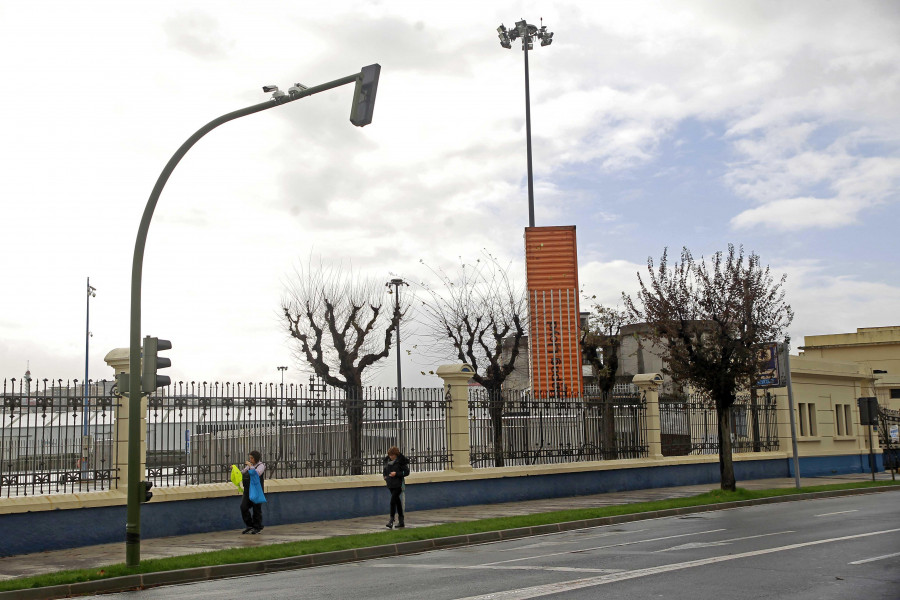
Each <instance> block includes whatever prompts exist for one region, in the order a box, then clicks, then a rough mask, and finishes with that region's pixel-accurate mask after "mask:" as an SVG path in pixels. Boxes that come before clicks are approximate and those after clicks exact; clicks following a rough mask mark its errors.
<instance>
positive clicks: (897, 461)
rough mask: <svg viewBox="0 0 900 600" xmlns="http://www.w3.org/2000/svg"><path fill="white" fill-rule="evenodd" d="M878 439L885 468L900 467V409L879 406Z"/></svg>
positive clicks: (893, 468)
mask: <svg viewBox="0 0 900 600" xmlns="http://www.w3.org/2000/svg"><path fill="white" fill-rule="evenodd" d="M878 441H879V443H880V445H881V452H882V459H883V460H884V468H885V469H886V470H889V471H890V470H895V469H900V410H892V409H890V408H887V407H886V406H879V407H878Z"/></svg>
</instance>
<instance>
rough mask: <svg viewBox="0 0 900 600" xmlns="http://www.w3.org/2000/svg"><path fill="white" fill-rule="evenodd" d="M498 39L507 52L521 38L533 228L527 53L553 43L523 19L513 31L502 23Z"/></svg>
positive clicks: (531, 223) (542, 30) (530, 208)
mask: <svg viewBox="0 0 900 600" xmlns="http://www.w3.org/2000/svg"><path fill="white" fill-rule="evenodd" d="M497 34H498V36H499V37H500V45H501V46H503V47H504V48H506V49H507V50H509V49H510V48H512V42H513V41H515V40H517V39H519V38H521V39H522V51H523V52H524V53H525V140H526V147H527V152H528V226H529V227H534V181H533V176H532V170H531V97H530V93H529V89H528V51H529V50H532V49H534V41H535V40H536V39H539V40H541V46H549V45H550V44H552V43H553V33H552V32H550V31H547V26H546V25H544V24H543V19H541V26H540V27H537V26H535V25H529V24H528V23H526V22H525V20H524V19H522V20H521V21H516V26H515V27H514V28H513V29H509V30H507V29H506V26H505V25H503V24H502V23H501V24H500V27H498V28H497Z"/></svg>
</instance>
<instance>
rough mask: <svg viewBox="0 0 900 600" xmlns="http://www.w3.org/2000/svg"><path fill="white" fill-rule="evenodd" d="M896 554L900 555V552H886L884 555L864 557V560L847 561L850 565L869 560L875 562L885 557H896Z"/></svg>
mask: <svg viewBox="0 0 900 600" xmlns="http://www.w3.org/2000/svg"><path fill="white" fill-rule="evenodd" d="M895 556H900V552H894V553H893V554H884V555H882V556H873V557H872V558H864V559H862V560H854V561H853V562H852V563H847V564H848V565H861V564H863V563H867V562H875V561H876V560H883V559H885V558H894V557H895Z"/></svg>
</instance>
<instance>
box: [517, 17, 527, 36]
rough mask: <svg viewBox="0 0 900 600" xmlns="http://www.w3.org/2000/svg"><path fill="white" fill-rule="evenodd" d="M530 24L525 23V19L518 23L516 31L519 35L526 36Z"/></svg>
mask: <svg viewBox="0 0 900 600" xmlns="http://www.w3.org/2000/svg"><path fill="white" fill-rule="evenodd" d="M527 27H528V23H526V22H525V19H522V20H521V21H516V31H518V32H519V35H525V32H526V31H527Z"/></svg>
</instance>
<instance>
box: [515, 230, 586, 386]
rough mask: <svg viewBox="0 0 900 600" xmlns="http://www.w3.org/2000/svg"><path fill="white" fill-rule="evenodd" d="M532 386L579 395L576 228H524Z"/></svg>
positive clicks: (580, 373)
mask: <svg viewBox="0 0 900 600" xmlns="http://www.w3.org/2000/svg"><path fill="white" fill-rule="evenodd" d="M525 272H526V278H527V284H528V306H529V313H530V325H531V327H530V331H529V358H530V362H531V380H532V389H533V390H534V392H535V394H538V395H541V396H549V397H557V398H561V397H571V396H579V395H581V390H582V388H583V379H582V372H581V328H580V312H579V302H578V250H577V244H576V239H575V226H574V225H569V226H563V227H526V228H525Z"/></svg>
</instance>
